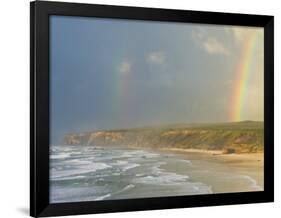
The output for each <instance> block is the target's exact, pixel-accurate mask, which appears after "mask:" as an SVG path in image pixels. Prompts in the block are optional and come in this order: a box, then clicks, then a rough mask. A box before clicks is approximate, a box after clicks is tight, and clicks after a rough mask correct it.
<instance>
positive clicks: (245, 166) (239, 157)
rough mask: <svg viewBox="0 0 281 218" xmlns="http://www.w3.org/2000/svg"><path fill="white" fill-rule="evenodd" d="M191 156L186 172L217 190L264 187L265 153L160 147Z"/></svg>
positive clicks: (235, 190) (217, 191)
mask: <svg viewBox="0 0 281 218" xmlns="http://www.w3.org/2000/svg"><path fill="white" fill-rule="evenodd" d="M160 152H163V153H166V154H172V153H173V154H177V155H179V156H181V157H183V158H185V159H187V160H190V161H191V163H192V166H191V167H190V168H189V169H188V172H186V173H187V174H188V175H189V176H190V178H191V179H193V180H194V181H202V182H203V183H205V184H208V185H210V187H211V189H212V192H213V193H229V192H246V191H262V190H263V187H264V167H263V166H264V154H263V153H247V154H222V151H210V150H201V149H176V148H171V149H166V148H165V149H160Z"/></svg>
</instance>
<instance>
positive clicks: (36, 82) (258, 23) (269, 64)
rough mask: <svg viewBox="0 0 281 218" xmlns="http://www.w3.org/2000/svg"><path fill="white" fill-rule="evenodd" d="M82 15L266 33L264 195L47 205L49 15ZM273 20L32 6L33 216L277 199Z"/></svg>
mask: <svg viewBox="0 0 281 218" xmlns="http://www.w3.org/2000/svg"><path fill="white" fill-rule="evenodd" d="M50 15H64V16H83V17H85V16H86V17H102V18H118V19H135V20H152V21H168V22H183V23H201V24H223V25H239V26H255V27H263V28H264V90H265V91H264V92H265V93H264V112H265V113H264V126H265V130H264V131H265V132H264V140H265V142H264V145H265V146H264V191H258V192H241V193H224V194H209V195H194V196H180V197H155V198H145V199H126V200H106V201H92V202H79V203H77V202H75V203H56V204H50V203H49V128H50V125H49V16H50ZM273 23H274V17H273V16H263V15H246V14H231V13H217V12H199V11H185V10H170V9H156V8H155V9H154V8H140V7H123V6H105V5H93V4H80V3H62V2H45V1H35V2H31V3H30V99H31V101H30V102H31V104H30V114H31V115H30V215H31V216H34V217H38V216H59V215H74V214H89V213H105V212H120V211H138V210H154V209H168V208H183V207H199V206H215V205H229V204H245V203H260V202H272V201H273V200H274V153H273V150H274V148H273V145H274V139H273V138H274V120H273V119H274V105H273V104H274V102H273V100H274V97H273V95H274V92H273V90H274V88H273V85H274V81H273V79H274V78H273V77H274V72H273V71H274V51H273V49H274V48H273V45H274V42H273V38H274V34H273V30H274V27H273Z"/></svg>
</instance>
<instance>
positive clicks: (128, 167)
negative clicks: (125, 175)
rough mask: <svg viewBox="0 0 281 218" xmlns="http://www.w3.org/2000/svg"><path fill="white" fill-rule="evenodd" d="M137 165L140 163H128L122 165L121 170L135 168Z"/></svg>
mask: <svg viewBox="0 0 281 218" xmlns="http://www.w3.org/2000/svg"><path fill="white" fill-rule="evenodd" d="M138 166H140V165H139V164H135V163H133V164H129V165H127V166H125V167H123V168H122V171H123V172H124V171H127V170H129V169H133V168H136V167H138Z"/></svg>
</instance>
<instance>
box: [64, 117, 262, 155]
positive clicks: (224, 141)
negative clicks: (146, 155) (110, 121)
mask: <svg viewBox="0 0 281 218" xmlns="http://www.w3.org/2000/svg"><path fill="white" fill-rule="evenodd" d="M257 123H258V124H260V122H253V123H251V125H246V127H245V123H243V124H244V125H241V126H239V125H234V126H231V125H230V124H229V125H222V126H220V125H215V126H214V125H211V126H210V125H206V126H202V127H195V128H194V127H177V128H169V127H167V128H143V129H126V130H108V131H96V132H88V133H73V134H68V135H66V136H65V138H64V143H65V144H70V145H96V146H113V145H125V146H132V147H154V148H161V147H175V148H197V149H212V150H224V151H225V152H226V153H232V152H235V153H244V152H257V151H262V150H263V140H264V134H263V124H262V125H257Z"/></svg>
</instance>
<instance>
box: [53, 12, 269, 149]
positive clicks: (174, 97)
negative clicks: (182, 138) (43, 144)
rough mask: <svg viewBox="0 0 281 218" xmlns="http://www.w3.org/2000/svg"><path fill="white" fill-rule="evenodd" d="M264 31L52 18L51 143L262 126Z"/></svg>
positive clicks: (181, 24) (83, 18) (90, 18)
mask: <svg viewBox="0 0 281 218" xmlns="http://www.w3.org/2000/svg"><path fill="white" fill-rule="evenodd" d="M263 42H264V33H263V28H257V27H242V26H226V25H205V24H189V23H176V22H156V21H153V22H152V21H137V20H125V19H103V18H92V17H89V18H86V17H70V16H68V17H67V16H54V15H52V16H51V17H50V125H51V143H52V144H55V143H60V142H62V139H63V136H64V134H67V133H71V132H83V131H95V130H99V129H120V128H133V127H141V126H154V125H166V124H176V123H196V122H232V121H243V120H259V121H262V120H263V110H264V109H263V93H264V87H263V82H264V81H263V73H264V71H263V69H264V58H263V54H264V53H263V45H264V44H263Z"/></svg>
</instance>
